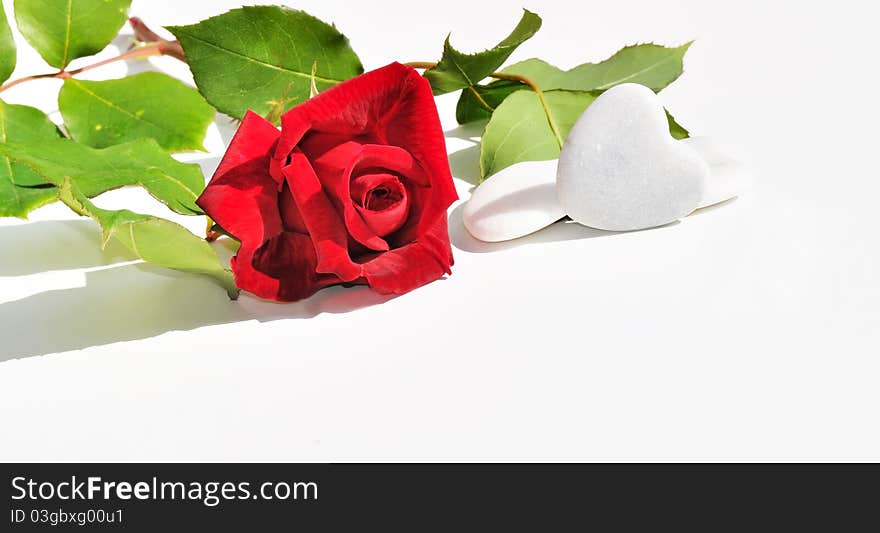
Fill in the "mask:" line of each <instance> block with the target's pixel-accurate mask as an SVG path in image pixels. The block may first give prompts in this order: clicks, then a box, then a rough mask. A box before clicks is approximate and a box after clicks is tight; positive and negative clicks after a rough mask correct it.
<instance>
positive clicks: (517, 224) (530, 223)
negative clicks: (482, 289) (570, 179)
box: [462, 159, 565, 242]
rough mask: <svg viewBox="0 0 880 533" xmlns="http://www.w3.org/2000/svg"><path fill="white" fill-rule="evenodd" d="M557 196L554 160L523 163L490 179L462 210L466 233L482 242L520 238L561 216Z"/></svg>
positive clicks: (477, 189) (562, 214) (478, 189)
mask: <svg viewBox="0 0 880 533" xmlns="http://www.w3.org/2000/svg"><path fill="white" fill-rule="evenodd" d="M564 216H565V214H564V213H563V211H562V207H561V206H560V205H559V201H558V199H557V195H556V160H555V159H554V160H551V161H526V162H523V163H516V164H514V165H511V166H509V167H507V168H505V169H503V170H501V171H500V172H498V173H497V174H495V175H493V176H491V177H489V179H487V180H486V181H484V182H483V183H482V184H480V186H479V187H477V188H476V190H474V192H473V194H472V195H471V198H470V200H468V202H467V203H466V204H465V206H464V210H463V211H462V221H463V222H464V227H465V228H467V230H468V232H469V233H470V234H471V235H473V236H474V237H476V238H477V239H479V240H481V241H486V242H499V241H507V240H510V239H516V238H517V237H523V236H525V235H528V234H530V233H534V232H536V231H538V230H539V229H541V228H544V227H546V226H549V225H550V224H552V223H554V222H556V221H557V220H559V219H561V218H562V217H564Z"/></svg>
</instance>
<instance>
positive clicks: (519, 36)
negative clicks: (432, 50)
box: [425, 9, 541, 94]
mask: <svg viewBox="0 0 880 533" xmlns="http://www.w3.org/2000/svg"><path fill="white" fill-rule="evenodd" d="M540 28H541V17H539V16H538V15H536V14H534V13H532V12H531V11H528V10H526V9H524V10H523V16H522V18H521V19H520V21H519V24H517V25H516V28H514V29H513V32H511V34H510V35H508V36H507V38H505V39H504V40H503V41H501V42H500V43H498V45H497V46H495V48H491V49H489V50H485V51H483V52H479V53H476V54H463V53H461V52H459V51H458V50H456V49H455V48H453V47H452V45H451V44H450V43H449V37H448V36H447V37H446V42H445V43H444V44H443V57H441V58H440V61H439V62H438V63H437V66H435V67H433V68H431V69H428V70H427V71H425V78H427V79H428V81H429V82H431V88H432V89H433V90H434V94H444V93H449V92H452V91H457V90H459V89H464V88H467V87H469V86H472V85H476V84H478V83H479V82H480V81H481V80H483V79H484V78H486V76H488V75H489V74H491V73H493V72H495V70H496V69H497V68H498V67H500V66H501V65H502V64H503V63H504V62H505V61H506V60H507V58H508V57H510V54H512V53H513V51H514V50H516V48H517V47H518V46H519V45H521V44H522V43H524V42H525V41H526V40H528V39H529V38H530V37H531V36H532V35H534V34H535V33H537V31H538V30H539V29H540Z"/></svg>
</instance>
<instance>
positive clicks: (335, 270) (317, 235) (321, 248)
mask: <svg viewBox="0 0 880 533" xmlns="http://www.w3.org/2000/svg"><path fill="white" fill-rule="evenodd" d="M282 172H283V173H284V177H285V179H286V180H287V183H288V185H289V186H290V190H291V192H292V193H293V198H294V200H295V201H296V205H297V207H299V212H300V214H301V215H302V219H303V222H304V223H305V226H306V228H307V229H308V230H309V234H310V235H311V237H312V241H313V242H314V246H315V253H316V255H317V266H316V270H317V271H318V272H321V273H328V274H335V275H337V276H339V278H340V279H341V280H342V281H346V282H348V281H352V280H355V279H357V278H359V277H360V276H361V273H362V269H361V267H360V265H357V264H355V263H354V262H353V261H352V260H351V257H350V256H349V254H348V234H347V232H346V230H345V223H344V222H343V220H342V219H341V218H340V216H339V214H338V213H337V211H336V209H334V207H333V204H332V203H330V200H329V199H328V198H327V196H326V195H325V194H324V190H323V189H322V187H321V182H320V180H318V176H317V175H315V171H314V169H313V168H312V165H311V164H310V163H309V160H308V159H307V158H306V156H305V154H303V153H302V152H300V151H299V150H294V151H293V153H292V154H291V156H290V164H289V165H287V166H286V167H284V168H283V169H282Z"/></svg>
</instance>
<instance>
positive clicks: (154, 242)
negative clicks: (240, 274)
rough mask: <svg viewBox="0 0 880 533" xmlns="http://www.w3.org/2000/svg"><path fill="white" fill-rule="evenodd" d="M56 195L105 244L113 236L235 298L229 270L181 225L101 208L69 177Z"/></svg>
mask: <svg viewBox="0 0 880 533" xmlns="http://www.w3.org/2000/svg"><path fill="white" fill-rule="evenodd" d="M58 196H59V199H60V200H61V201H62V202H64V203H65V204H66V205H67V206H68V207H70V208H71V209H73V210H74V211H75V212H76V213H78V214H79V215H82V216H86V217H90V218H92V219H94V220H95V221H97V222H98V224H100V225H101V229H102V231H103V234H104V240H103V242H104V244H106V243H107V241H109V240H110V239H111V238H115V239H116V240H118V241H119V242H121V243H122V244H123V245H124V246H125V247H126V248H128V249H129V250H131V252H132V253H134V254H135V255H136V256H137V257H139V258H141V259H143V260H144V261H147V262H148V263H153V264H155V265H159V266H162V267H165V268H171V269H174V270H180V271H183V272H191V273H196V274H205V275H208V276H211V277H212V278H214V280H216V281H217V283H219V284H220V286H222V287H223V288H224V289H226V292H227V293H228V294H229V297H230V298H232V299H233V300H234V299H235V298H237V297H238V293H239V290H238V289H237V288H236V287H235V282H234V280H233V277H232V272H230V271H229V270H228V269H226V268H223V266H222V265H221V264H220V259H219V258H218V257H217V252H215V251H214V249H213V248H211V245H209V244H208V243H207V242H205V240H204V239H200V238H199V237H197V236H195V235H193V234H192V233H191V232H190V231H189V230H188V229H186V228H184V227H183V226H180V225H179V224H175V223H174V222H171V221H170V220H165V219H163V218H158V217H153V216H149V215H142V214H140V213H134V212H132V211H128V210H127V209H122V210H118V211H111V210H106V209H101V208H99V207H97V206H95V204H93V203H92V202H90V201H89V200H88V198H87V197H86V196H85V195H84V194H83V193H81V192H80V191H79V190H77V189H76V187H75V186H74V185H73V183H72V182H71V180H70V179H69V178H65V179H64V180H63V181H62V182H61V183H60V184H59V187H58Z"/></svg>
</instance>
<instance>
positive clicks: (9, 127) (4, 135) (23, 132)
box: [0, 100, 58, 218]
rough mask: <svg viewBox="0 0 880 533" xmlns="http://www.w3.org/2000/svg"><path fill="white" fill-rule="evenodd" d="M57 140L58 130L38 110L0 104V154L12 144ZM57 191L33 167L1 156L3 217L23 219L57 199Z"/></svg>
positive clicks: (0, 189) (4, 103)
mask: <svg viewBox="0 0 880 533" xmlns="http://www.w3.org/2000/svg"><path fill="white" fill-rule="evenodd" d="M54 139H58V128H56V127H55V124H53V123H52V121H50V120H49V117H47V116H46V115H45V114H44V113H43V112H42V111H40V110H39V109H36V108H33V107H28V106H24V105H12V104H7V103H6V102H4V101H3V100H0V150H2V148H3V146H4V145H6V144H7V143H10V142H35V143H42V142H46V141H52V140H54ZM56 195H57V191H56V190H55V187H54V186H53V185H52V184H51V183H49V182H47V181H46V180H45V179H44V178H43V177H42V176H40V175H39V174H38V173H36V172H35V171H34V170H33V169H32V168H31V167H30V166H28V165H27V164H25V163H21V162H18V161H15V160H13V159H11V158H10V157H9V156H8V155H6V154H5V153H2V154H0V217H21V218H24V217H25V216H27V214H28V213H29V212H30V211H32V210H34V209H36V208H38V207H40V206H41V205H44V204H47V203H50V202H53V201H54V200H55V199H56Z"/></svg>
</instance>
